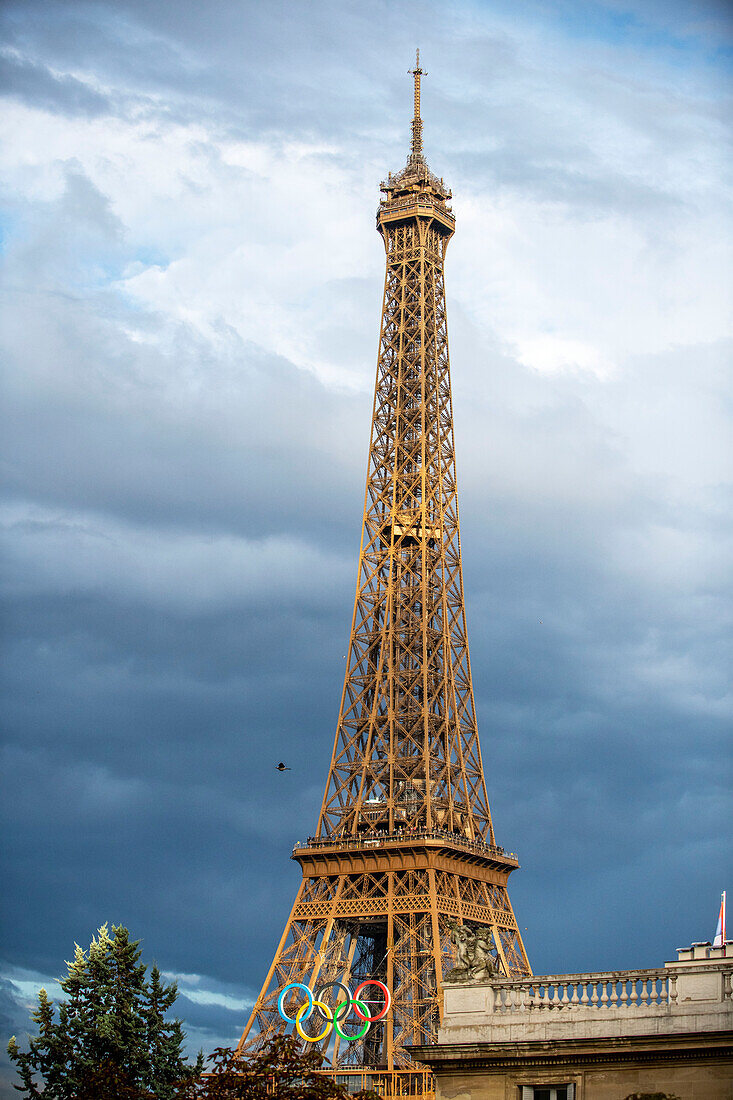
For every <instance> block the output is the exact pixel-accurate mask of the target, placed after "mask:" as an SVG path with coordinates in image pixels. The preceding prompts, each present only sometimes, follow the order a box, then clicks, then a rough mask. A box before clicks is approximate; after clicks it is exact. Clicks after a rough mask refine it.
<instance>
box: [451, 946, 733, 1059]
mask: <svg viewBox="0 0 733 1100" xmlns="http://www.w3.org/2000/svg"><path fill="white" fill-rule="evenodd" d="M679 956H680V957H679V958H678V959H677V961H676V962H670V963H667V964H666V965H665V966H663V967H659V968H655V969H653V970H614V971H596V972H594V973H592V974H588V973H584V974H543V975H534V976H533V977H528V978H501V977H495V978H491V979H489V980H488V981H482V982H446V983H445V984H444V986H443V993H444V1011H443V1021H442V1027H441V1029H440V1036H441V1038H440V1042H459V1041H460V1042H473V1041H482V1042H513V1041H520V1040H521V1041H524V1040H527V1041H529V1040H531V1041H542V1042H548V1041H550V1042H551V1041H554V1040H559V1039H564V1038H571V1037H573V1036H575V1037H577V1036H578V1035H584V1036H586V1037H587V1038H597V1037H601V1036H605V1037H609V1038H610V1037H611V1036H613V1035H626V1036H629V1035H637V1036H638V1035H643V1034H653V1035H659V1034H662V1033H667V1032H670V1033H671V1032H673V1031H680V1030H683V1031H687V1032H691V1033H692V1032H698V1031H701V1030H705V1031H713V1030H716V1029H718V1030H721V1031H725V1030H730V1029H731V1026H732V1025H733V993H732V991H731V987H732V984H733V944H730V943H727V944H725V945H724V946H722V947H711V946H710V945H709V944H700V945H697V946H696V947H693V948H692V949H685V950H680V952H679Z"/></svg>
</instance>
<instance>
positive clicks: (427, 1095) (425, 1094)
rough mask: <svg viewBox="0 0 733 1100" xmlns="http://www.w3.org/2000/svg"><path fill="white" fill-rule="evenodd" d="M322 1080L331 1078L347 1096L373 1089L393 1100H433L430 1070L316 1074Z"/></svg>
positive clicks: (326, 1071)
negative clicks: (408, 1098)
mask: <svg viewBox="0 0 733 1100" xmlns="http://www.w3.org/2000/svg"><path fill="white" fill-rule="evenodd" d="M319 1073H322V1074H323V1075H324V1076H328V1077H331V1078H333V1080H334V1081H335V1082H336V1084H337V1085H340V1086H341V1087H342V1088H343V1089H345V1091H346V1092H348V1093H349V1094H350V1095H353V1094H354V1093H356V1092H360V1091H361V1090H362V1089H372V1090H373V1091H374V1092H376V1093H379V1095H380V1096H382V1097H384V1100H392V1098H393V1097H394V1098H396V1097H403V1096H412V1097H415V1100H417V1098H422V1100H434V1098H435V1081H434V1079H433V1074H432V1072H431V1071H430V1070H429V1069H396V1070H393V1071H391V1072H390V1071H389V1070H377V1069H333V1070H319Z"/></svg>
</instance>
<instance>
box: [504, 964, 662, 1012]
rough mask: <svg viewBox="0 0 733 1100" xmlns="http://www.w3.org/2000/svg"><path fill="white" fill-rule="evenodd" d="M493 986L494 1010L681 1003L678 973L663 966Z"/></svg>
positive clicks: (526, 979)
mask: <svg viewBox="0 0 733 1100" xmlns="http://www.w3.org/2000/svg"><path fill="white" fill-rule="evenodd" d="M491 987H492V989H493V991H494V1004H493V1011H494V1012H519V1011H525V1010H526V1011H538V1012H558V1011H563V1010H567V1009H574V1008H600V1009H602V1008H636V1007H646V1006H648V1005H674V1004H676V1003H677V975H676V974H675V973H672V972H670V971H669V970H665V969H663V968H662V969H658V970H622V971H609V972H608V973H605V974H604V973H593V974H556V975H553V974H545V975H542V977H537V978H522V979H494V980H493V981H492V982H491Z"/></svg>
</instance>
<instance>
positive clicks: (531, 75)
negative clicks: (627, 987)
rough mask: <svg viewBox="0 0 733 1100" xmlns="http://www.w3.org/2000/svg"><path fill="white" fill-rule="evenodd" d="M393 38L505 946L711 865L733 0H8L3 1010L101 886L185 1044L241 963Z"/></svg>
mask: <svg viewBox="0 0 733 1100" xmlns="http://www.w3.org/2000/svg"><path fill="white" fill-rule="evenodd" d="M416 45H419V46H420V48H421V51H422V57H423V62H424V67H425V68H426V69H427V70H428V73H429V76H428V77H427V79H426V80H425V81H424V84H423V117H424V120H425V145H426V153H427V156H428V160H429V162H430V164H431V167H432V168H433V170H434V171H436V172H437V174H438V175H442V176H444V177H445V179H446V181H447V182H448V183H449V184H450V186H451V187H452V189H453V195H454V210H455V213H456V217H457V231H456V236H455V239H454V240H453V242H452V244H451V246H450V250H449V254H448V264H447V287H448V309H449V327H450V340H451V352H452V369H453V386H454V402H455V421H456V433H457V450H458V463H459V477H460V490H461V515H462V535H463V538H462V542H463V552H464V571H465V585H466V595H467V606H468V622H469V634H470V641H471V648H472V658H473V672H474V677H475V681H474V687H475V692H476V698H477V707H478V714H479V728H480V731H481V740H482V747H483V754H484V760H485V764H486V771H487V786H488V789H489V795H490V798H491V802H492V811H493V816H494V823H495V827H496V834H497V841H498V843H500V844H503V845H504V846H505V847H507V848H511V849H515V850H516V851H517V852H518V853H519V856H520V860H521V863H522V869H521V871H519V872H518V873H516V874H515V875H514V876H513V878H512V880H511V882H510V888H511V889H510V894H511V897H512V900H513V903H514V907H515V911H516V913H517V917H518V920H519V923H520V926H521V928H522V929H525V928H526V932H524V937H525V943H526V946H527V950H528V953H529V956H530V960H531V962H532V964H533V967H534V969H535V971H537V972H544V973H551V972H558V971H584V970H591V969H597V968H626V967H636V966H657V965H659V964H661V963H662V962H664V961H665V960H666V959H669V958H672V957H674V954H675V948H676V947H678V946H680V945H683V944H689V943H690V942H691V941H692V940H704V939H707V938H709V937H711V936H712V933H713V931H714V927H715V919H716V915H717V907H718V902H719V894H720V891H721V890H723V889H724V888H726V885H727V886H728V887H731V886H733V883H731V877H732V876H731V862H730V846H729V836H730V812H731V805H730V800H729V789H730V788H729V784H730V772H729V770H728V769H729V759H730V756H729V749H730V741H729V734H730V728H731V709H732V708H731V694H730V680H729V673H730V667H731V602H730V581H731V573H730V563H731V549H732V548H731V531H732V528H733V519H732V515H731V496H732V494H731V481H730V473H731V469H733V461H732V459H733V446H732V442H731V390H732V388H733V387H732V386H731V370H730V364H731V358H730V346H731V311H730V291H731V283H730V263H731V247H730V246H731V237H732V235H733V234H731V216H730V214H731V204H730V199H731V189H730V179H729V170H730V164H731V158H730V152H729V147H728V142H729V137H730V134H729V131H728V128H727V125H726V119H728V118H730V113H731V102H730V100H731V90H732V85H731V77H730V73H731V64H730V58H731V47H732V46H733V20H732V19H731V16H730V10H729V9H728V6H727V5H726V4H725V3H724V2H723V0H719V2H718V0H666V2H664V3H657V2H655V0H597V2H595V0H542V2H541V3H540V2H539V0H537V2H533V0H525V2H523V3H522V4H519V5H518V4H516V3H515V2H514V0H492V2H491V3H488V2H483V0H473V2H470V0H454V2H452V3H447V2H442V3H441V2H436V0H432V2H431V0H420V2H419V3H417V2H415V3H413V2H412V0H397V2H387V0H384V2H379V0H360V2H359V3H352V2H348V0H347V2H343V0H340V2H335V0H334V2H329V0H313V2H306V0H279V2H278V0H269V2H267V3H264V2H253V0H212V2H211V3H207V4H205V5H203V4H201V3H199V2H198V0H174V2H172V3H166V2H163V0H152V2H151V0H114V3H112V2H111V0H109V2H102V0H100V2H88V3H87V2H82V0H76V2H74V0H57V2H54V3H48V2H41V0H22V2H21V0H6V2H5V4H4V5H3V8H2V56H3V69H2V72H3V75H2V91H3V96H4V102H3V110H2V116H1V118H2V121H1V122H0V127H1V128H2V138H3V143H4V153H3V158H2V168H1V170H0V171H1V179H2V188H3V205H2V218H1V222H0V225H1V228H2V238H3V245H2V259H3V292H2V337H1V341H2V349H1V354H2V360H3V363H4V367H5V370H4V383H3V402H2V404H3V429H4V430H3V438H4V445H3V446H4V475H5V477H4V482H5V491H4V496H3V502H2V538H3V553H4V570H3V576H4V581H3V584H4V596H5V604H6V609H7V610H6V617H5V643H6V644H5V707H4V713H5V731H6V732H5V748H4V769H3V770H4V773H5V777H6V782H7V786H6V791H5V797H4V802H3V809H2V814H3V816H4V817H5V818H7V821H6V822H5V827H6V836H9V837H10V842H9V844H8V845H7V849H6V866H5V871H4V878H5V882H6V884H7V885H8V886H9V889H8V890H7V893H6V897H5V906H4V934H3V940H2V943H3V946H2V965H1V966H0V975H2V997H3V1001H2V1030H3V1036H2V1043H1V1044H0V1045H1V1046H2V1047H3V1048H4V1046H5V1043H6V1041H7V1034H9V1033H11V1032H12V1031H16V1032H18V1034H19V1035H22V1034H23V1032H24V1031H25V1030H26V1029H27V1027H28V1026H29V1025H28V1023H27V1016H28V1005H29V1003H30V1002H31V1000H32V999H33V997H34V994H35V990H36V989H37V988H38V986H39V985H40V984H41V982H45V983H46V984H49V985H50V983H51V982H52V980H53V979H54V978H56V977H58V976H59V974H61V973H62V971H63V969H64V966H63V963H64V959H65V958H69V957H70V954H71V952H72V950H73V943H74V941H75V940H76V941H78V942H80V943H82V944H88V942H89V940H90V938H91V936H92V934H93V932H94V931H95V929H96V928H97V927H98V926H99V925H100V924H101V923H102V922H103V921H110V922H115V923H123V924H125V925H127V926H128V927H129V928H130V930H131V932H132V934H133V935H134V936H135V937H136V938H141V939H142V940H143V947H144V956H145V959H146V961H148V962H149V961H152V960H153V959H157V961H158V963H159V965H160V966H161V968H162V969H163V970H165V971H166V972H167V973H169V974H171V975H177V976H178V977H179V980H180V985H181V989H182V992H183V995H182V997H181V999H180V1000H179V1009H180V1013H181V1015H182V1016H183V1017H184V1019H185V1021H186V1026H187V1029H188V1031H189V1035H190V1036H191V1041H192V1045H194V1046H198V1045H202V1044H203V1045H204V1047H205V1048H207V1049H208V1048H210V1047H211V1046H213V1045H216V1043H219V1042H226V1043H232V1042H235V1041H236V1039H237V1038H238V1036H239V1034H240V1032H241V1029H242V1026H243V1024H244V1022H245V1020H246V1018H247V1015H248V1006H249V1005H250V1003H251V999H252V996H253V994H254V993H255V992H256V990H257V989H258V987H259V983H260V982H261V980H262V978H263V977H264V974H265V971H266V969H267V965H268V963H269V961H270V958H271V955H272V952H273V950H274V947H275V945H276V942H277V939H278V937H279V935H280V931H281V928H282V925H283V922H284V921H285V919H286V917H287V913H288V910H289V906H290V904H291V901H292V898H293V895H294V893H295V890H296V888H297V884H298V880H299V872H298V868H297V866H296V865H295V864H293V863H291V861H290V860H289V854H290V850H291V846H292V844H293V842H294V841H296V840H298V839H300V838H303V837H305V836H306V835H308V834H309V833H310V832H311V831H312V829H313V827H314V824H315V820H316V816H317V811H318V808H319V805H320V799H321V795H322V791H323V786H324V783H325V779H326V771H327V767H328V761H329V758H330V752H331V746H332V741H333V733H334V728H335V721H336V717H337V709H338V700H339V693H340V688H341V678H342V676H343V670H344V666H343V662H342V658H341V655H342V653H343V652H345V647H346V644H347V639H348V630H349V625H350V615H351V607H352V600H353V589H354V583H355V579H356V563H357V554H358V547H359V537H360V530H359V524H360V517H361V503H362V494H363V481H364V474H365V468H366V454H367V444H368V434H369V417H370V405H371V397H370V391H371V388H372V385H373V377H374V369H375V358H376V346H377V336H378V325H379V309H380V299H381V291H382V279H383V263H384V256H383V247H382V244H381V241H380V239H379V237H378V236H377V234H376V232H375V230H374V214H375V209H376V204H377V201H378V198H379V191H378V184H379V181H380V179H382V178H384V176H385V175H386V173H387V172H388V171H389V170H393V171H394V170H398V169H399V168H400V167H401V166H402V164H403V163H404V160H405V156H406V153H407V147H408V141H409V121H410V114H411V98H412V96H411V85H410V81H409V78H408V77H407V75H406V70H407V69H408V68H409V67H410V65H411V61H412V58H413V56H414V47H415V46H416ZM726 735H728V736H726ZM280 759H283V760H286V761H288V763H289V764H290V765H291V766H292V771H290V772H287V773H285V774H284V775H280V774H278V773H277V772H275V770H274V763H276V762H277V761H278V760H280ZM50 988H51V989H53V986H52V985H50Z"/></svg>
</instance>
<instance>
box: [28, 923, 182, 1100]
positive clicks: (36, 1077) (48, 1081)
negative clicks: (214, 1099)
mask: <svg viewBox="0 0 733 1100" xmlns="http://www.w3.org/2000/svg"><path fill="white" fill-rule="evenodd" d="M138 942H139V941H131V940H130V937H129V933H128V931H127V929H126V928H123V927H122V926H121V925H116V926H113V928H112V935H111V936H110V934H109V930H108V927H107V925H106V924H104V925H102V927H101V928H100V929H99V932H98V933H97V936H96V938H95V939H93V940H92V942H91V944H90V946H89V949H88V950H87V951H84V950H82V948H81V947H79V945H78V944H77V945H76V951H75V954H74V959H73V962H67V964H66V966H67V970H68V973H67V974H66V976H65V977H64V978H62V979H61V981H60V985H61V988H62V990H63V991H64V994H65V995H66V996H65V999H64V1000H62V1001H60V1002H59V1005H58V1016H57V1014H56V1011H55V1006H54V1004H53V1002H52V1001H51V1000H49V997H48V994H47V993H46V990H45V989H42V990H41V991H40V993H39V994H38V1008H37V1009H36V1010H35V1011H34V1012H33V1021H34V1023H35V1024H36V1025H37V1027H38V1034H37V1035H36V1036H34V1037H31V1038H30V1040H29V1049H28V1051H26V1052H24V1051H21V1050H20V1048H19V1046H18V1044H17V1042H16V1039H15V1036H13V1038H12V1039H11V1040H10V1042H9V1044H8V1053H9V1055H10V1057H11V1059H12V1060H13V1061H14V1062H15V1063H16V1065H17V1068H18V1075H19V1077H20V1079H21V1081H22V1084H21V1085H16V1086H15V1088H16V1089H17V1090H18V1091H19V1092H20V1093H21V1094H22V1095H24V1096H26V1097H42V1098H43V1100H175V1098H177V1097H184V1096H189V1095H191V1088H192V1086H193V1082H194V1081H195V1080H196V1079H197V1078H198V1077H199V1074H200V1072H201V1069H202V1066H203V1059H202V1056H201V1055H199V1059H198V1062H197V1063H196V1065H195V1066H190V1065H189V1064H188V1063H187V1062H186V1060H185V1058H184V1055H183V1043H184V1039H185V1037H184V1034H183V1028H182V1025H181V1022H180V1020H168V1019H166V1013H167V1012H168V1010H169V1009H170V1008H171V1007H172V1005H173V1003H174V1001H175V1000H176V997H177V995H178V991H177V988H176V985H175V983H174V984H172V985H165V984H164V983H163V982H162V981H161V977H160V972H159V970H158V969H157V967H155V966H154V967H153V968H152V970H151V973H150V980H147V979H146V976H145V971H146V968H145V966H144V965H142V964H141V963H140V955H141V952H140V951H139V950H138Z"/></svg>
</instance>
